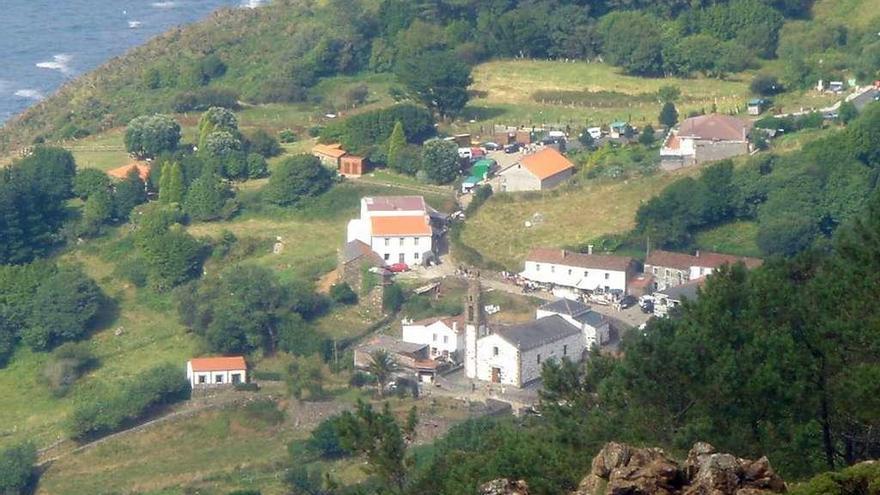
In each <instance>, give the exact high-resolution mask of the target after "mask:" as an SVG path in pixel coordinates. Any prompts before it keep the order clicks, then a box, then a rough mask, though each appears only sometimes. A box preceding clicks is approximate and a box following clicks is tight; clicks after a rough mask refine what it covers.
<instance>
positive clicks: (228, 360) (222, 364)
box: [190, 356, 247, 371]
mask: <svg viewBox="0 0 880 495" xmlns="http://www.w3.org/2000/svg"><path fill="white" fill-rule="evenodd" d="M190 365H191V366H192V369H193V371H230V370H246V369H247V363H246V362H245V361H244V357H242V356H230V357H207V358H194V359H191V360H190Z"/></svg>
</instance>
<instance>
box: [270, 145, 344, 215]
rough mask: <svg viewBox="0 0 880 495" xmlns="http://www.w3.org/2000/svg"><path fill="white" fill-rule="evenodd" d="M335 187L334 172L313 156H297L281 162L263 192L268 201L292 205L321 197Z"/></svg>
mask: <svg viewBox="0 0 880 495" xmlns="http://www.w3.org/2000/svg"><path fill="white" fill-rule="evenodd" d="M331 185H333V172H331V171H330V170H328V169H327V168H326V167H324V166H323V165H321V162H320V161H319V160H318V159H317V158H316V157H314V156H312V155H297V156H294V157H291V158H288V159H286V160H284V161H283V162H281V165H279V166H278V168H277V169H276V170H275V171H274V173H273V174H272V176H271V177H270V178H269V184H267V185H266V188H265V189H264V190H263V196H264V197H265V199H266V201H268V202H270V203H274V204H277V205H282V206H284V205H292V204H297V203H300V202H302V201H304V200H306V199H308V198H312V197H315V196H318V195H320V194H321V193H323V192H324V191H326V190H327V189H329V188H330V186H331Z"/></svg>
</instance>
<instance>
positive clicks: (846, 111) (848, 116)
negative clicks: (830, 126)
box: [837, 101, 859, 124]
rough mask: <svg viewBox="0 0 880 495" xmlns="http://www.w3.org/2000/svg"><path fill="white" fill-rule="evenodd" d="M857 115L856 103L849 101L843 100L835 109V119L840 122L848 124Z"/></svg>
mask: <svg viewBox="0 0 880 495" xmlns="http://www.w3.org/2000/svg"><path fill="white" fill-rule="evenodd" d="M858 116H859V111H858V109H857V108H856V105H855V104H854V103H853V102H851V101H844V102H842V103H841V104H840V108H838V109H837V120H838V121H840V123H842V124H849V123H850V122H851V121H852V120H854V119H855V118H856V117H858Z"/></svg>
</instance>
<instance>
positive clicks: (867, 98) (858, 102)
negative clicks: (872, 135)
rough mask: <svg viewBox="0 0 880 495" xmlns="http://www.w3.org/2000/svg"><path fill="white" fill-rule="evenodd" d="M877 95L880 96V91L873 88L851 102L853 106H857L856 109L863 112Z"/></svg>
mask: <svg viewBox="0 0 880 495" xmlns="http://www.w3.org/2000/svg"><path fill="white" fill-rule="evenodd" d="M877 95H880V90H878V89H877V88H871V89H869V90H867V91H865V92H864V93H862V94H860V95H858V96H856V97H854V98H853V99H851V100H850V101H851V102H852V103H853V105H855V106H856V109H857V110H858V111H860V112H861V111H862V109H863V108H865V107H866V106H867V105H868V103H871V102H873V101H874V98H875V97H876V96H877Z"/></svg>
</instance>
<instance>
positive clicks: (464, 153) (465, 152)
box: [458, 148, 474, 159]
mask: <svg viewBox="0 0 880 495" xmlns="http://www.w3.org/2000/svg"><path fill="white" fill-rule="evenodd" d="M458 157H459V158H467V159H471V158H473V157H474V152H473V150H471V149H470V148H459V149H458Z"/></svg>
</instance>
